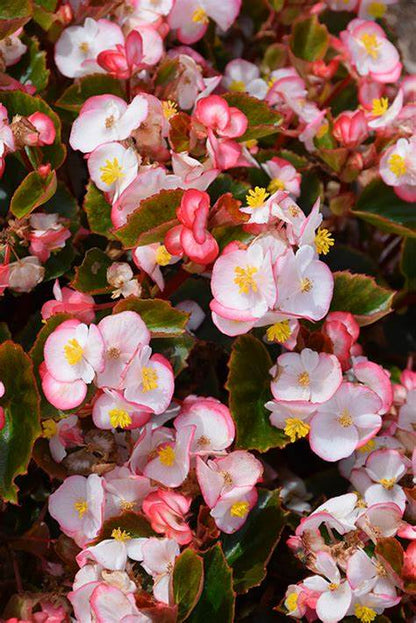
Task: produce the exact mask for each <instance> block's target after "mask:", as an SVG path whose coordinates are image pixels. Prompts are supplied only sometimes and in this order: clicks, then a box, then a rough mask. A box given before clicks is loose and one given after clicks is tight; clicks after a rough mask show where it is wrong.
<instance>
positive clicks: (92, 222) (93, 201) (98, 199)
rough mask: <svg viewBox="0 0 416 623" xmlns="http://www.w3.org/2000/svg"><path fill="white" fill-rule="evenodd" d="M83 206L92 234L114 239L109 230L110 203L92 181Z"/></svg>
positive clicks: (110, 226)
mask: <svg viewBox="0 0 416 623" xmlns="http://www.w3.org/2000/svg"><path fill="white" fill-rule="evenodd" d="M83 208H84V210H85V212H86V213H87V218H88V225H89V226H90V230H91V231H92V232H93V233H94V234H99V235H100V236H105V237H106V238H111V239H114V236H113V234H112V233H111V230H112V229H113V223H112V221H111V205H110V204H109V203H108V201H106V199H105V197H104V193H103V192H102V191H101V190H99V189H98V188H97V187H96V186H95V184H93V182H89V183H88V186H87V193H86V195H85V197H84V205H83Z"/></svg>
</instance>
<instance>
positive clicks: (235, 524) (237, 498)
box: [210, 487, 258, 534]
mask: <svg viewBox="0 0 416 623" xmlns="http://www.w3.org/2000/svg"><path fill="white" fill-rule="evenodd" d="M257 498H258V494H257V490H256V488H255V487H236V488H235V489H232V490H231V491H230V492H229V493H225V494H224V495H222V496H221V497H220V498H219V500H218V501H217V503H216V504H215V506H214V507H213V508H212V509H211V512H210V515H211V516H212V517H214V520H215V523H216V525H217V526H218V528H219V529H220V530H221V531H222V532H225V534H233V533H234V532H236V531H237V530H239V529H240V528H241V527H242V526H243V525H244V524H245V522H246V521H247V517H248V514H249V512H250V511H251V509H252V508H253V507H254V506H255V505H256V503H257Z"/></svg>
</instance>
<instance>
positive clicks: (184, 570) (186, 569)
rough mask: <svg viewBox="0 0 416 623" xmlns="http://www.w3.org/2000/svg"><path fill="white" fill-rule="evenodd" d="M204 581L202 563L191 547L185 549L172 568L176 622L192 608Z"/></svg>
mask: <svg viewBox="0 0 416 623" xmlns="http://www.w3.org/2000/svg"><path fill="white" fill-rule="evenodd" d="M203 583H204V563H203V560H202V558H201V556H198V554H197V553H196V552H194V550H192V549H186V550H184V551H183V552H182V554H181V555H180V556H178V558H177V559H176V561H175V568H174V570H173V598H174V601H175V604H176V605H177V606H178V623H181V621H184V620H185V619H186V618H187V617H188V616H189V615H190V613H191V612H192V610H193V609H194V607H195V605H196V603H197V601H198V599H199V597H200V595H201V592H202V587H203Z"/></svg>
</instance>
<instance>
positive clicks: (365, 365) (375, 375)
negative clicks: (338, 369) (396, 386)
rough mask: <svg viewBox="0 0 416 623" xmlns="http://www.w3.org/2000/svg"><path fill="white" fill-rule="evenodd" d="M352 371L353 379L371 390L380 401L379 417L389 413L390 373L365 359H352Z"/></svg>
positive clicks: (390, 402)
mask: <svg viewBox="0 0 416 623" xmlns="http://www.w3.org/2000/svg"><path fill="white" fill-rule="evenodd" d="M352 371H353V373H354V376H355V378H356V379H357V380H358V381H360V382H361V383H364V385H366V386H367V387H369V388H370V389H372V390H373V392H375V393H376V394H377V396H378V397H379V398H380V399H381V401H382V406H381V408H380V410H379V413H380V414H381V415H384V413H388V411H390V408H391V405H392V402H393V390H392V386H391V381H390V373H389V372H387V370H384V368H382V367H381V366H379V365H378V364H377V363H374V362H373V361H368V359H366V357H354V359H353V365H352Z"/></svg>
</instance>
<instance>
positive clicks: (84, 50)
mask: <svg viewBox="0 0 416 623" xmlns="http://www.w3.org/2000/svg"><path fill="white" fill-rule="evenodd" d="M78 49H79V51H80V52H82V53H83V54H88V52H89V51H90V46H89V45H88V43H87V42H86V41H83V42H82V43H80V44H79V46H78Z"/></svg>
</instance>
